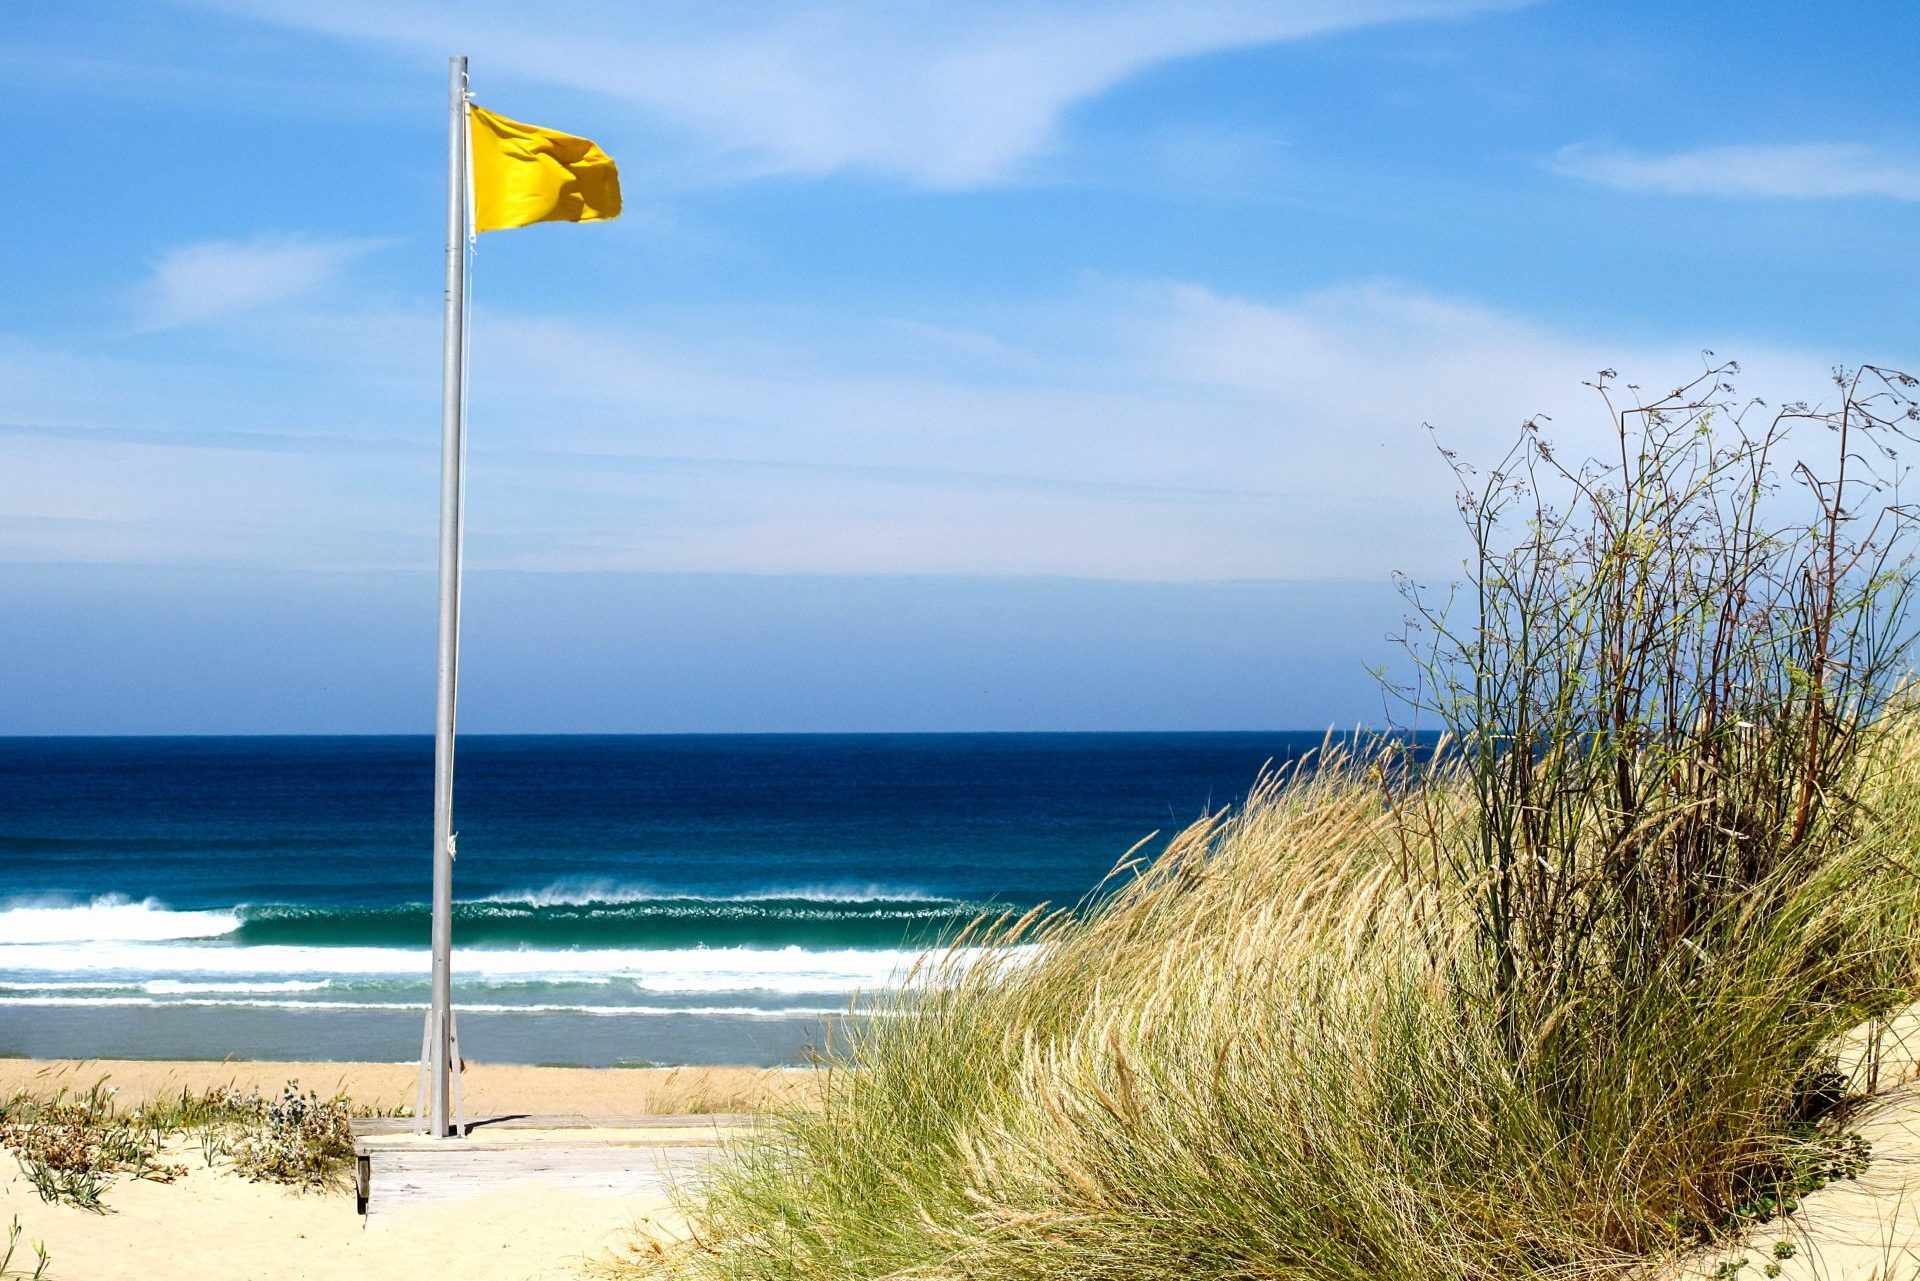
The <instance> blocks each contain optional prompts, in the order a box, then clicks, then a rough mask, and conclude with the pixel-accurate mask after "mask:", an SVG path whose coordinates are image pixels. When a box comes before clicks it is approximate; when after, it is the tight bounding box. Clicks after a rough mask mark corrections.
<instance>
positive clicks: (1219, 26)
mask: <svg viewBox="0 0 1920 1281" xmlns="http://www.w3.org/2000/svg"><path fill="white" fill-rule="evenodd" d="M208 2H209V3H213V4H216V5H217V6H218V7H221V8H223V9H227V10H230V11H233V12H238V13H243V14H246V15H248V16H252V17H257V18H261V19H265V20H269V21H274V22H279V23H282V24H286V25H290V26H295V27H299V28H303V29H307V30H313V31H322V32H326V33H328V34H331V35H335V36H339V37H342V38H346V39H351V40H356V41H376V42H384V43H389V44H398V45H402V46H405V47H408V48H411V49H413V50H416V51H419V52H422V53H425V52H432V53H435V54H444V53H446V52H448V51H449V50H453V49H460V50H464V51H466V52H468V53H469V54H471V55H472V57H473V68H474V73H475V76H476V84H477V86H478V87H479V89H480V91H481V92H482V93H484V92H486V90H487V86H488V85H489V84H499V83H500V81H501V80H502V79H508V78H513V77H522V78H526V79H530V80H535V81H540V82H545V83H550V84H557V85H565V86H568V87H571V88H576V89H584V90H587V91H590V92H594V93H598V94H604V95H607V96H609V97H612V98H616V99H621V100H624V101H626V102H629V103H631V104H633V105H635V106H638V107H640V108H642V109H643V110H645V111H646V112H647V113H649V114H650V115H654V116H656V117H659V118H662V119H664V120H666V121H668V122H670V123H672V124H674V125H676V126H678V127H680V128H681V129H683V130H685V131H687V132H688V133H689V134H691V135H692V136H694V137H696V138H698V139H699V140H701V141H702V142H703V143H704V144H705V145H706V146H707V147H709V148H710V149H711V150H712V152H713V154H714V155H715V156H716V157H717V158H719V159H720V160H721V162H722V164H723V166H725V167H730V168H731V169H733V170H734V171H735V172H738V173H767V172H773V173H793V174H826V173H833V172H837V171H840V170H861V171H867V172H873V173H880V174H885V175H888V176H893V177H898V178H904V179H906V180H908V181H909V182H912V183H915V184H918V185H923V186H928V187H937V188H964V187H977V186H982V185H985V184H989V183H993V182H996V181H1000V180H1002V179H1005V178H1008V177H1009V176H1013V175H1016V174H1017V173H1018V172H1019V171H1020V169H1021V167H1022V166H1023V165H1024V164H1026V163H1027V162H1029V161H1031V160H1032V159H1033V158H1035V157H1036V156H1039V155H1041V154H1044V153H1045V152H1046V151H1048V150H1049V149H1050V148H1052V147H1053V146H1054V145H1055V144H1056V142H1057V140H1058V135H1059V131H1060V126H1061V121H1062V118H1063V117H1064V116H1065V114H1066V113H1067V112H1068V111H1069V110H1070V109H1071V108H1073V107H1074V106H1075V105H1076V104H1078V103H1081V102H1084V101H1087V100H1089V99H1092V98H1094V97H1097V96H1099V95H1100V94H1103V93H1105V92H1107V91H1108V90H1110V89H1112V88H1114V87H1115V86H1117V85H1119V84H1121V83H1123V82H1125V81H1127V80H1129V79H1131V78H1133V77H1135V76H1137V75H1139V74H1140V73H1141V72H1143V71H1145V70H1147V69H1149V68H1152V67H1154V66H1157V65H1160V64H1162V63H1166V62H1169V61H1172V60H1175V59H1181V58H1189V57H1194V56H1198V55H1202V54H1208V53H1215V52H1220V51H1224V50H1231V49H1239V48H1246V47H1250V46H1256V45H1263V44H1272V43H1275V42H1280V41H1287V40H1297V39H1303V38H1307V37H1311V36H1317V35H1324V34H1327V33H1330V32H1335V31H1341V30H1349V29H1354V28H1359V27H1367V26H1375V25H1380V24H1385V23H1394V22H1404V21H1409V20H1414V19H1422V18H1445V17H1457V16H1461V15H1466V14H1471V13H1476V12H1483V11H1487V10H1491V9H1510V8H1514V7H1517V5H1518V4H1520V3H1524V2H1525V0H1345V2H1339V0H1196V2H1195V3H1187V4H1179V5H1171V4H1165V3H1159V2H1157V0H1152V2H1148V0H1134V2H1132V3H1104V2H1099V0H1066V2H1064V3H1062V2H1058V0H1056V2H1055V3H1009V2H1001V3H986V2H983V3H970V4H931V3H904V4H903V3H896V2H893V0H835V2H831V3H823V4H813V5H806V6H793V5H781V4H743V3H718V4H704V5H692V4H680V5H658V4H647V5H632V6H622V5H610V6H592V7H589V8H587V9H584V10H574V11H570V12H569V14H568V16H567V20H566V21H564V22H555V21H553V20H552V17H551V15H550V14H548V13H547V12H546V11H544V10H541V9H539V8H538V7H531V8H530V7H528V6H527V5H524V4H520V3H512V2H508V0H482V2H476V3H469V4H464V5H461V6H459V8H458V9H457V10H455V9H452V8H450V7H449V6H445V5H441V4H435V3H427V2H424V0H378V2H375V0H325V3H319V2H316V0H280V2H278V3H245V2H244V0H208Z"/></svg>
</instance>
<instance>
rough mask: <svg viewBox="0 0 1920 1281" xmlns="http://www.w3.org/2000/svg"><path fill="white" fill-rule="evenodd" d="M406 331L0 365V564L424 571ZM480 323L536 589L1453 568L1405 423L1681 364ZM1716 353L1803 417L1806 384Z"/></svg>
mask: <svg viewBox="0 0 1920 1281" xmlns="http://www.w3.org/2000/svg"><path fill="white" fill-rule="evenodd" d="M1040 313H1044V314H1040ZM433 320H434V317H432V316H431V315H430V314H428V313H426V312H424V311H421V312H419V313H418V314H416V315H413V316H412V318H411V321H410V322H409V323H407V324H401V323H400V321H399V320H398V319H396V318H394V317H391V316H383V315H382V314H380V313H357V312H354V311H351V310H345V311H335V312H331V313H329V312H324V311H319V310H311V309H308V310H304V311H303V310H301V309H290V310H289V312H288V313H287V315H286V323H285V324H284V325H276V326H270V327H269V326H259V327H253V328H244V327H243V328H241V329H239V330H237V331H236V332H235V333H234V334H232V335H229V341H230V342H238V343H241V344H244V345H242V346H241V347H240V348H238V349H237V350H238V354H239V355H240V356H242V359H240V360H238V361H236V362H234V363H235V364H236V365H238V366H247V365H250V364H252V363H254V362H252V361H249V360H247V359H245V358H244V357H245V355H246V352H247V351H248V350H253V351H255V352H257V353H258V355H259V358H260V359H259V363H261V364H263V365H265V366H267V367H268V368H270V369H273V370H275V371H276V372H275V376H274V378H273V379H272V380H271V385H263V386H261V387H246V386H236V385H233V383H232V380H231V378H230V377H229V376H228V375H225V374H222V375H219V376H218V377H214V376H207V375H205V374H204V373H203V375H202V376H201V377H200V378H198V379H197V380H196V379H194V378H190V377H186V376H184V374H183V373H180V372H174V373H172V374H169V372H168V369H167V366H166V365H165V363H164V358H163V357H161V356H159V355H158V354H154V355H150V356H148V357H147V358H146V359H145V360H143V362H142V363H140V364H139V365H136V366H123V365H121V364H119V363H117V360H118V358H116V357H111V356H107V355H96V356H94V357H92V358H91V359H90V361H88V362H87V363H85V364H84V365H82V364H80V363H78V362H77V361H70V362H69V366H68V369H69V373H70V374H71V375H75V376H69V377H63V378H61V379H59V380H57V381H54V382H51V383H49V384H48V385H46V386H42V387H40V389H39V390H38V392H36V393H34V394H32V395H30V396H26V397H25V399H21V397H22V396H23V395H24V393H22V392H21V391H20V390H19V386H20V385H19V384H18V382H17V381H16V380H11V379H9V378H8V377H7V376H6V375H7V374H8V373H9V370H10V369H15V368H19V369H29V368H36V367H40V366H42V365H44V364H45V357H46V356H47V354H48V353H47V352H45V351H44V350H41V349H35V350H32V351H21V352H19V353H17V355H16V356H14V357H13V358H12V359H11V360H10V358H9V354H8V351H7V349H6V347H5V346H4V345H0V422H4V423H22V424H29V423H32V422H36V421H37V422H39V423H52V424H56V425H59V428H60V429H59V430H57V431H54V430H38V431H35V430H30V429H23V430H19V431H13V432H0V467H4V468H5V469H6V470H7V471H8V473H9V474H18V475H21V476H30V477H31V478H32V480H33V484H32V485H31V489H32V492H33V495H34V500H33V502H32V503H31V504H30V505H28V506H27V507H24V508H23V511H22V514H23V515H30V516H32V517H33V518H34V519H35V520H36V521H37V522H39V523H38V524H36V525H35V526H34V527H33V528H32V529H30V530H11V531H10V530H7V529H0V561H4V560H7V559H17V560H26V559H42V560H44V559H61V558H65V559H71V560H95V561H127V562H136V561H146V560H150V559H152V558H153V556H154V555H155V554H156V553H154V552H153V550H152V537H151V532H150V526H151V525H152V523H153V522H156V521H159V522H162V523H164V522H165V521H167V520H169V519H171V520H173V521H175V522H176V524H177V527H178V528H177V530H176V533H177V535H178V537H177V539H176V540H175V541H173V542H170V543H169V544H168V545H167V547H166V550H165V558H166V559H170V560H174V561H178V562H184V563H247V564H258V565H262V566H268V565H280V566H286V567H297V568H314V569H336V568H344V569H365V568H383V567H390V566H411V567H424V566H426V565H428V564H429V563H430V557H431V554H432V537H431V534H432V530H431V517H432V512H433V510H434V505H433V498H434V493H435V490H434V484H435V481H436V479H437V470H436V467H435V461H434V460H435V453H434V446H435V437H434V434H433V430H432V429H433V427H434V426H435V425H436V422H437V417H436V415H437V408H438V407H437V402H436V400H435V396H436V392H437V389H436V388H435V387H434V386H433V385H432V381H431V380H430V379H417V378H415V379H411V380H410V381H408V380H406V379H404V378H397V377H396V376H395V371H394V370H393V369H392V368H390V367H389V366H390V362H392V361H393V359H394V357H393V355H392V352H393V349H394V348H395V346H396V344H398V345H405V346H408V347H410V348H417V350H414V351H412V353H411V355H409V356H408V358H407V360H406V361H403V362H401V363H402V364H411V365H420V364H427V363H430V357H431V356H432V354H433V351H432V342H431V341H430V338H431V330H432V324H433ZM940 320H946V321H948V322H949V323H938V322H939V321H940ZM255 329H257V330H258V332H257V333H256V332H254V330H255ZM475 329H476V338H475V352H476V365H475V382H474V387H473V393H474V404H475V406H476V412H475V416H474V421H473V425H472V437H471V439H472V442H473V445H472V448H473V456H472V475H473V478H474V485H475V491H474V492H475V496H476V497H475V506H476V510H477V511H484V513H485V517H484V519H483V520H476V522H475V526H474V529H475V532H476V541H475V543H474V544H473V547H472V552H473V556H474V564H475V565H476V566H479V567H487V568H518V569H526V570H535V571H544V572H554V571H560V572H564V571H580V570H650V571H678V572H693V573H712V572H731V573H740V572H747V573H762V574H782V573H853V574H865V573H889V574H961V575H973V574H986V575H994V574H1009V575H1053V574H1064V575H1076V576H1084V577H1093V578H1109V579H1158V580H1176V581H1193V580H1217V579H1222V578H1296V579H1297V578H1341V577H1347V578H1358V579H1366V580H1370V581H1384V579H1385V577H1386V575H1387V574H1388V573H1389V571H1391V570H1394V569H1405V570H1409V571H1413V572H1419V573H1423V574H1430V575H1437V574H1444V573H1447V572H1450V570H1451V566H1452V565H1453V563H1454V559H1455V558H1456V556H1457V551H1458V549H1457V548H1454V547H1452V546H1451V544H1450V543H1449V541H1448V539H1447V538H1446V537H1445V536H1444V531H1446V530H1448V529H1449V528H1450V524H1449V522H1450V519H1451V516H1450V510H1451V509H1450V507H1449V505H1448V478H1447V476H1446V472H1445V468H1444V467H1443V466H1442V465H1441V464H1440V462H1439V460H1438V458H1437V457H1436V455H1435V454H1434V452H1433V450H1432V447H1431V444H1430V442H1429V440H1428V438H1427V434H1426V433H1425V431H1424V430H1423V428H1422V424H1423V422H1432V423H1434V424H1435V425H1436V427H1437V428H1439V430H1440V431H1441V433H1442V436H1443V438H1444V439H1445V440H1446V442H1447V443H1448V444H1449V445H1453V446H1458V447H1460V448H1463V449H1465V450H1466V451H1467V452H1468V453H1469V455H1470V456H1474V457H1481V456H1486V455H1487V454H1488V453H1489V452H1492V451H1496V450H1498V449H1500V448H1502V447H1504V446H1505V445H1506V444H1508V443H1510V441H1511V440H1512V438H1513V435H1514V433H1515V431H1516V430H1517V428H1518V424H1519V423H1520V422H1521V421H1522V420H1523V419H1524V418H1526V417H1529V416H1531V415H1534V414H1539V413H1547V414H1551V415H1552V416H1553V417H1554V418H1555V420H1556V425H1555V428H1554V430H1555V434H1556V438H1557V439H1558V440H1559V441H1560V442H1561V443H1562V444H1564V445H1566V446H1568V447H1569V449H1572V450H1586V449H1590V448H1593V447H1595V445H1596V443H1597V442H1598V439H1599V434H1600V433H1603V432H1604V429H1605V426H1606V420H1605V417H1604V415H1602V414H1600V413H1598V412H1597V409H1596V403H1595V402H1594V401H1593V398H1592V395H1591V393H1590V392H1587V391H1585V390H1584V389H1583V388H1581V387H1580V385H1579V383H1580V380H1581V379H1583V378H1588V377H1591V376H1592V373H1593V371H1594V370H1595V369H1596V368H1598V367H1599V366H1601V365H1603V364H1607V363H1617V364H1618V365H1619V367H1620V368H1621V369H1623V370H1624V371H1627V373H1628V376H1629V377H1632V376H1634V375H1639V376H1642V377H1645V378H1647V379H1648V380H1649V381H1656V380H1674V379H1684V378H1685V377H1686V376H1688V375H1689V374H1690V373H1691V372H1694V371H1697V370H1698V369H1699V368H1700V365H1701V357H1700V355H1699V353H1698V352H1697V351H1696V350H1694V349H1692V348H1691V347H1690V346H1685V345H1681V344H1661V343H1646V342H1635V341H1633V340H1631V339H1628V338H1626V337H1624V336H1622V335H1618V334H1615V335H1611V336H1610V335H1607V334H1594V333H1574V332H1568V331H1565V330H1562V329H1559V328H1556V327H1553V326H1549V325H1544V324H1541V323H1538V322H1536V321H1532V320H1530V319H1528V318H1527V317H1525V316H1523V315H1519V314H1516V313H1513V312H1510V311H1506V310H1503V309H1500V308H1497V307H1492V306H1488V305H1485V304H1481V303H1476V302H1474V301H1472V300H1462V299H1458V298H1447V297H1443V296H1436V295H1434V294H1431V293H1428V292H1424V291H1421V290H1419V289H1416V288H1412V287H1408V286H1404V285H1396V284H1392V283H1369V282H1362V283H1356V284H1349V285H1343V286H1339V287H1334V288H1329V289H1324V290H1318V291H1311V292H1308V293H1304V294H1298V295H1292V296H1282V297H1276V298H1254V297H1245V296H1234V295H1230V294H1226V293H1222V292H1219V291H1216V290H1213V289H1210V288H1206V287H1203V286H1199V285H1195V284H1191V283H1178V282H1142V281H1128V280H1113V279H1103V278H1089V279H1088V280H1086V281H1085V282H1084V283H1083V284H1082V285H1081V286H1080V287H1079V288H1077V289H1076V290H1074V291H1071V292H1070V293H1068V294H1065V295H1062V296H1058V297H1054V298H1052V299H1049V300H1046V301H1045V302H1043V303H1040V304H1037V305H1036V306H1033V307H1028V308H1022V309H1021V311H1020V313H1019V314H1018V315H1014V314H1010V313H1003V314H1001V315H999V317H998V318H997V319H991V318H982V317H981V316H979V315H978V314H974V315H954V316H950V317H941V316H939V315H938V314H937V313H936V314H935V316H934V317H933V318H932V319H916V320H914V321H913V322H911V323H904V324H903V323H901V322H900V321H898V320H894V319H888V318H885V317H881V316H875V317H872V318H870V319H869V321H868V322H867V325H866V326H865V328H864V329H863V330H862V331H861V332H862V334H863V335H864V337H865V339H866V340H867V341H858V340H857V339H858V338H859V337H860V335H855V336H853V338H849V337H848V336H847V335H839V336H822V337H814V336H808V335H805V334H801V333H795V332H793V331H791V330H780V329H778V328H775V329H772V330H769V329H760V330H757V331H755V332H753V333H751V334H744V335H742V336H739V337H736V338H735V339H734V340H731V341H715V340H714V339H713V338H712V336H711V335H702V336H700V337H699V338H697V339H695V338H689V337H688V336H687V335H685V334H682V333H678V332H676V331H673V330H671V329H665V328H628V327H622V326H608V325H605V324H597V325H589V324H586V323H583V322H578V321H573V320H570V319H564V318H554V317H546V318H536V317H527V316H521V315H515V314H512V313H504V312H498V311H488V310H483V311H482V312H481V313H479V314H478V315H477V316H476V318H475ZM415 330H418V331H419V332H418V333H414V331H415ZM407 334H412V335H413V336H412V337H406V336H405V335H407ZM955 335H962V336H963V337H964V339H965V341H963V342H961V343H959V344H958V345H956V341H955ZM875 346H882V347H885V348H886V350H884V351H882V352H879V353H878V354H877V355H876V353H875V352H874V351H873V350H872V348H874V347H875ZM496 350H498V351H509V350H510V351H512V352H513V353H515V354H516V357H517V363H515V364H514V365H513V366H512V367H511V368H509V367H508V366H507V365H506V364H505V363H504V362H501V361H498V360H491V361H490V360H488V359H486V357H487V355H488V353H489V352H492V351H496ZM1738 350H1739V352H1740V354H1741V355H1742V356H1744V357H1747V358H1750V360H1751V362H1752V364H1753V367H1754V368H1755V370H1756V372H1760V371H1764V372H1765V374H1766V375H1767V376H1768V377H1769V378H1771V379H1773V380H1774V381H1775V382H1776V384H1777V385H1778V386H1780V387H1782V388H1784V389H1787V390H1792V391H1794V392H1796V393H1798V394H1804V393H1805V391H1806V389H1808V388H1817V387H1818V386H1820V385H1821V381H1822V379H1823V378H1824V374H1825V370H1826V368H1827V364H1828V360H1827V358H1826V357H1825V355H1824V353H1823V354H1819V355H1814V354H1809V353H1799V354H1795V353H1791V352H1781V351H1773V352H1768V351H1764V350H1761V349H1759V348H1758V347H1757V346H1755V345H1746V344H1743V345H1740V346H1739V348H1738ZM530 369H537V370H548V371H562V370H564V371H565V372H564V375H561V374H559V373H555V374H554V375H553V376H541V377H531V378H530V377H528V376H527V375H526V371H527V370H530ZM83 371H84V376H78V375H80V374H81V373H82V372H83ZM156 389H164V391H163V392H160V393H157V392H156ZM1749 389H1750V390H1754V391H1760V392H1766V391H1768V390H1769V389H1768V388H1767V387H1764V386H1761V385H1758V383H1757V382H1756V384H1754V385H1752V386H1751V387H1750V388H1749ZM16 402H18V403H16ZM329 423H331V424H333V425H332V426H329ZM146 424H153V426H152V427H151V429H146V430H141V431H138V432H134V431H130V430H126V429H129V428H136V427H143V426H145V425H146ZM167 424H172V426H170V427H169V426H167ZM107 425H112V426H116V427H118V428H121V430H117V431H114V432H94V431H86V430H83V429H85V428H88V427H90V426H107ZM209 425H214V426H217V427H218V428H219V429H220V431H219V434H210V433H209V432H208V431H207V430H206V427H207V426H209ZM235 433H238V434H239V435H237V436H236V435H235ZM271 433H282V434H284V433H298V435H297V438H289V439H287V440H284V441H280V440H273V439H268V438H267V434H271ZM102 513H105V514H107V516H106V518H105V519H104V521H103V518H102ZM123 517H124V519H123ZM116 522H118V523H116ZM1361 529H1364V530H1365V531H1366V532H1365V536H1364V537H1357V536H1350V535H1351V533H1352V531H1357V530H1361Z"/></svg>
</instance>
